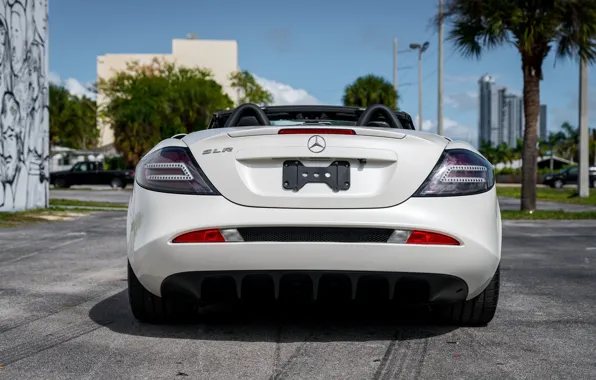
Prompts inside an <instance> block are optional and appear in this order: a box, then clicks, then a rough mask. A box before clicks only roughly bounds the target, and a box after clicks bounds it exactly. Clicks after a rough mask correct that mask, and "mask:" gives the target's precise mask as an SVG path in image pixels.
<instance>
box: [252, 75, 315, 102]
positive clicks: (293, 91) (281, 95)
mask: <svg viewBox="0 0 596 380" xmlns="http://www.w3.org/2000/svg"><path fill="white" fill-rule="evenodd" d="M253 75H254V77H255V79H256V81H257V83H258V84H260V85H261V86H262V87H263V88H264V89H265V90H267V91H269V92H270V93H271V95H273V105H299V104H301V105H313V104H320V103H321V102H319V100H318V99H317V98H315V97H314V96H312V95H311V94H309V93H308V91H306V90H304V89H302V88H294V87H292V86H290V85H288V84H285V83H281V82H277V81H274V80H271V79H265V78H261V77H259V76H257V75H255V74H253Z"/></svg>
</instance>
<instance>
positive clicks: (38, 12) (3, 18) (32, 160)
mask: <svg viewBox="0 0 596 380" xmlns="http://www.w3.org/2000/svg"><path fill="white" fill-rule="evenodd" d="M47 44H48V0H0V93H1V94H2V101H0V211H14V210H22V209H30V208H36V207H47V204H48V197H49V185H48V175H49V169H48V156H49V113H48V102H49V93H48V75H47V73H48V49H47Z"/></svg>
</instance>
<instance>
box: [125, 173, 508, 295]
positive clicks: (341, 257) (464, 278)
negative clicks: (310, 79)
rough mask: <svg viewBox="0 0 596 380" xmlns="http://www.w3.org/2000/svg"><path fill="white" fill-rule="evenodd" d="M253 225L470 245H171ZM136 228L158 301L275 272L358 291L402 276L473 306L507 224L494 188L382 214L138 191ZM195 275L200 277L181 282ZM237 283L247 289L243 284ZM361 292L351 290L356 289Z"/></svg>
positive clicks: (142, 275)
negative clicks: (405, 235)
mask: <svg viewBox="0 0 596 380" xmlns="http://www.w3.org/2000/svg"><path fill="white" fill-rule="evenodd" d="M248 226H305V227H306V226H309V227H313V226H315V227H316V226H335V227H377V228H394V229H402V228H409V229H425V230H430V231H437V232H442V233H446V234H449V235H451V236H453V237H455V238H457V239H458V240H460V241H461V242H462V245H461V246H422V245H418V246H416V245H403V244H388V243H329V242H271V241H269V242H248V243H247V242H238V243H236V242H227V243H203V244H172V243H171V242H170V241H171V239H172V238H173V237H174V236H176V235H178V234H180V233H182V232H185V231H189V230H193V229H202V228H238V227H248ZM127 228H128V231H127V238H128V259H129V261H130V263H131V266H132V268H133V270H134V272H135V274H136V275H137V277H138V278H139V281H140V282H141V283H142V284H143V286H145V287H146V288H147V289H148V290H149V291H150V292H152V293H154V294H156V295H158V296H160V295H162V290H164V291H168V289H169V290H171V289H179V290H181V291H183V292H186V293H189V294H193V293H194V295H195V296H197V294H196V292H197V291H199V293H198V296H200V292H201V291H200V284H199V283H202V279H203V278H205V277H209V276H208V275H216V274H217V275H219V274H225V273H227V274H228V275H230V276H231V278H232V279H238V278H245V276H246V275H252V274H260V273H266V274H267V275H268V276H269V277H270V278H272V279H273V280H275V279H276V278H278V277H276V276H277V275H281V277H284V276H283V275H284V274H290V273H293V274H296V273H298V274H306V275H307V276H308V278H309V279H310V281H311V282H312V281H317V277H320V276H319V275H323V274H337V273H338V272H342V273H344V274H345V275H346V276H347V278H349V279H350V281H352V284H353V285H354V284H356V285H358V286H359V282H358V281H357V280H358V279H359V278H361V277H363V276H364V275H367V274H375V275H378V277H381V278H383V279H384V280H387V284H389V285H390V287H389V288H391V287H392V286H393V289H394V290H393V291H392V292H395V289H396V288H395V286H394V285H395V283H398V282H399V279H400V278H401V279H406V280H408V281H409V280H412V279H413V280H420V279H422V280H423V281H422V282H426V283H427V285H421V286H428V287H429V289H430V290H429V298H430V299H431V300H434V301H437V302H440V301H441V300H447V301H449V300H453V299H459V298H461V297H463V298H464V299H470V298H472V297H475V296H476V295H478V294H479V293H480V292H481V291H482V290H483V289H484V288H485V287H486V286H487V284H488V282H489V281H490V279H491V277H492V276H493V274H494V273H495V270H496V268H497V266H498V264H499V262H500V258H501V219H500V211H499V206H498V202H497V197H496V191H495V189H492V190H491V191H490V192H488V193H485V194H481V195H474V196H466V197H452V198H425V199H421V198H411V199H409V200H408V201H406V202H404V203H402V204H400V205H398V206H395V207H390V208H383V209H348V210H321V209H265V208H251V207H244V206H239V205H236V204H233V203H231V202H229V201H228V200H226V199H225V198H223V197H219V196H181V195H171V194H164V193H157V192H151V191H148V190H145V189H143V188H140V187H139V186H138V185H136V184H135V188H134V193H133V196H132V199H131V202H130V207H129V216H128V227H127ZM186 272H189V273H190V272H196V273H194V274H186V275H178V274H181V273H186ZM281 277H279V278H278V280H279V281H281ZM445 278H449V279H450V280H448V281H447V280H444V279H445ZM166 279H167V281H165V283H164V280H166ZM355 280H356V282H354V281H355ZM392 281H393V282H392ZM422 282H419V283H420V284H422ZM236 283H237V284H236V287H237V288H238V289H237V290H238V292H241V291H242V286H243V283H244V281H240V282H239V283H238V282H237V281H236ZM402 283H403V281H402ZM185 284H186V285H185ZM238 284H239V285H238ZM441 284H443V285H441ZM464 285H465V286H464ZM184 288H185V290H184ZM313 288H315V287H313ZM354 288H355V287H354V286H353V287H352V292H356V291H357V290H354ZM464 288H465V289H464ZM197 289H199V290H197ZM274 289H275V287H274ZM433 289H439V290H440V289H445V290H446V291H445V292H441V291H435V290H433ZM462 289H463V290H462ZM390 291H391V290H390ZM314 292H316V290H315V291H314ZM454 292H455V293H454ZM454 297H455V298H454Z"/></svg>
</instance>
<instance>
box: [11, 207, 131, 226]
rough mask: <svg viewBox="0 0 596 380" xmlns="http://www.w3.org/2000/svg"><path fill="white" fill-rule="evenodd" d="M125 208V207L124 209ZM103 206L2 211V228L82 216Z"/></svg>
mask: <svg viewBox="0 0 596 380" xmlns="http://www.w3.org/2000/svg"><path fill="white" fill-rule="evenodd" d="M122 210H124V209H122ZM97 211H106V210H105V209H101V208H93V207H86V208H82V207H81V208H77V207H69V208H66V207H51V206H50V207H49V208H40V209H35V210H27V211H19V212H0V228H14V227H22V226H26V225H31V224H35V223H42V222H53V221H54V222H55V221H64V220H72V219H76V218H80V217H82V216H86V215H89V214H90V213H92V212H97Z"/></svg>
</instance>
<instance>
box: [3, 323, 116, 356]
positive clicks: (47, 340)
mask: <svg viewBox="0 0 596 380" xmlns="http://www.w3.org/2000/svg"><path fill="white" fill-rule="evenodd" d="M112 322H113V321H101V322H93V321H87V322H85V323H81V324H79V325H78V326H67V327H65V328H64V329H62V330H58V331H55V332H53V333H51V334H46V335H44V336H42V337H41V338H40V339H38V340H33V341H29V342H25V343H21V344H19V345H17V346H14V347H9V348H7V349H5V350H2V351H0V365H3V366H7V365H8V364H12V363H15V362H17V361H19V360H22V359H25V358H28V357H30V356H33V355H36V354H38V353H40V352H42V351H45V350H49V349H51V348H53V347H56V346H58V345H60V344H63V343H66V342H68V341H71V340H73V339H76V338H78V337H80V336H83V335H86V334H89V333H91V332H93V331H95V330H98V329H100V328H102V327H104V326H107V325H109V324H110V323H112Z"/></svg>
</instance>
